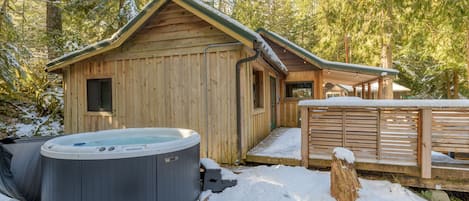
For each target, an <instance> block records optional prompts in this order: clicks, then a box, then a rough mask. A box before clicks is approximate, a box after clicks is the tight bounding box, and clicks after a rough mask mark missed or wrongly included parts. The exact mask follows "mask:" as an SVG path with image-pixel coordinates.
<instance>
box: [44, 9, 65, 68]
mask: <svg viewBox="0 0 469 201" xmlns="http://www.w3.org/2000/svg"><path fill="white" fill-rule="evenodd" d="M58 3H60V1H59V0H56V1H47V19H46V26H47V39H48V43H47V52H48V53H47V54H48V58H49V60H50V59H54V58H56V57H58V56H60V55H61V54H62V52H61V49H62V45H63V42H62V37H61V36H62V11H61V10H60V8H59V7H57V4H58Z"/></svg>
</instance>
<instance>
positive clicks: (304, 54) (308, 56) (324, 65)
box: [257, 28, 399, 76]
mask: <svg viewBox="0 0 469 201" xmlns="http://www.w3.org/2000/svg"><path fill="white" fill-rule="evenodd" d="M257 32H258V33H259V34H261V35H262V36H264V37H267V38H269V39H270V40H272V41H274V42H276V43H277V44H279V45H281V46H282V47H284V48H286V49H288V50H289V51H290V52H293V53H294V54H295V55H297V56H299V57H301V58H303V59H304V60H306V61H308V62H309V63H311V64H313V65H316V66H317V67H319V68H320V69H330V70H340V71H347V72H357V73H366V74H376V75H379V76H386V75H387V76H395V75H397V74H399V71H397V70H394V69H385V68H378V67H373V66H365V65H358V64H347V63H341V62H333V61H328V60H325V59H322V58H320V57H318V56H316V55H314V54H312V53H311V52H308V51H306V50H305V49H304V48H302V47H299V46H298V45H296V44H294V43H293V42H291V41H288V40H287V39H285V38H283V37H281V36H279V35H277V34H275V33H273V32H270V31H268V30H265V29H263V28H260V29H258V30H257Z"/></svg>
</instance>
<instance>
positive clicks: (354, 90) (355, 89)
mask: <svg viewBox="0 0 469 201" xmlns="http://www.w3.org/2000/svg"><path fill="white" fill-rule="evenodd" d="M353 96H358V95H357V87H355V86H354V87H353Z"/></svg>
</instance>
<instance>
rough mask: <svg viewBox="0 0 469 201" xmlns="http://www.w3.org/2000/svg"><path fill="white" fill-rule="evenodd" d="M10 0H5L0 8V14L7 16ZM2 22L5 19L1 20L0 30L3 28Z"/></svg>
mask: <svg viewBox="0 0 469 201" xmlns="http://www.w3.org/2000/svg"><path fill="white" fill-rule="evenodd" d="M8 1H9V0H3V3H2V7H1V8H0V16H5V15H6V14H7V9H8ZM2 22H3V20H0V30H2V25H3V24H2Z"/></svg>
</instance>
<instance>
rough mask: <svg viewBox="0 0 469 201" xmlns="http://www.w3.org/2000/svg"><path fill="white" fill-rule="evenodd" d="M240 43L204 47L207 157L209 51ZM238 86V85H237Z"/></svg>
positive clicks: (206, 141) (206, 152) (206, 140)
mask: <svg viewBox="0 0 469 201" xmlns="http://www.w3.org/2000/svg"><path fill="white" fill-rule="evenodd" d="M238 45H243V44H242V43H240V42H234V43H219V44H210V45H207V47H205V49H204V68H205V77H204V83H205V91H204V96H205V155H206V156H205V157H207V158H209V155H208V153H209V152H208V147H209V146H208V142H209V133H208V128H209V126H208V116H209V115H208V85H209V83H208V63H207V51H208V50H209V49H211V48H216V47H229V46H238ZM236 86H237V88H238V85H236Z"/></svg>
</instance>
